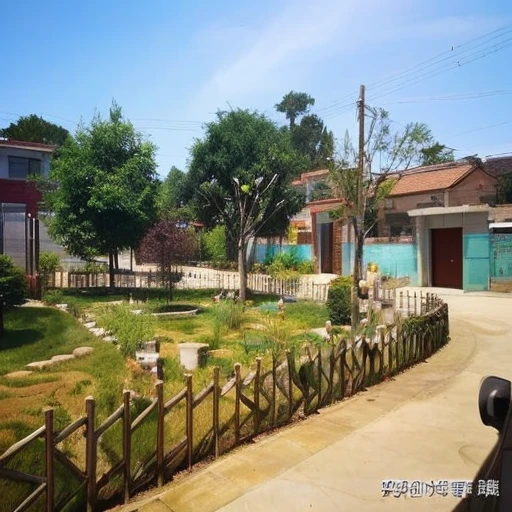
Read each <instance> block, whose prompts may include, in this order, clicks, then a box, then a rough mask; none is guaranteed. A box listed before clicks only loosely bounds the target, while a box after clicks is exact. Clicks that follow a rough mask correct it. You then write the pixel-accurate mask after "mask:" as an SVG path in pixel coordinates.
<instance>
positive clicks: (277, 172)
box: [188, 109, 304, 300]
mask: <svg viewBox="0 0 512 512" xmlns="http://www.w3.org/2000/svg"><path fill="white" fill-rule="evenodd" d="M302 169H304V160H303V159H302V158H301V157H300V156H299V155H298V154H297V152H296V151H295V150H294V149H293V146H292V144H291V140H290V136H289V133H288V131H286V130H282V129H279V128H278V127H277V126H276V125H275V124H274V123H273V122H272V121H270V120H269V119H267V118H266V117H265V116H264V115H262V114H260V113H257V112H251V111H248V110H241V109H238V110H233V111H230V112H219V113H218V114H217V120H216V121H214V122H211V123H209V124H207V125H206V135H205V137H204V138H203V139H202V140H198V141H196V143H195V144H194V146H193V148H192V159H191V164H190V169H189V172H188V187H189V190H196V193H195V195H194V199H193V200H194V203H195V205H196V208H197V213H198V215H199V217H200V218H201V220H202V221H203V222H204V223H205V225H206V227H213V226H215V225H216V224H223V225H224V226H226V234H227V237H228V240H227V242H228V247H229V246H231V247H232V248H235V249H236V252H237V259H238V270H239V273H240V297H241V298H242V300H243V299H244V298H245V293H246V272H247V269H246V263H247V258H246V256H247V245H248V242H249V240H250V239H251V238H254V237H256V236H269V235H271V234H274V233H283V232H284V231H285V229H286V228H287V226H288V223H289V218H290V217H291V216H293V215H295V214H296V213H297V212H299V211H300V210H301V208H302V207H303V205H304V195H303V193H302V192H301V191H299V190H298V189H294V188H292V187H290V186H289V183H290V181H291V180H292V178H293V177H294V176H296V175H297V174H298V173H299V171H300V170H302Z"/></svg>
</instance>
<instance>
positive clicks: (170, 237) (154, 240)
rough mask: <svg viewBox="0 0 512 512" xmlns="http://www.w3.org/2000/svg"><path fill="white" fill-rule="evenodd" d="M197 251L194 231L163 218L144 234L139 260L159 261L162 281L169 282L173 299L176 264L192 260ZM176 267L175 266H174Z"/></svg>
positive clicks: (138, 251)
mask: <svg viewBox="0 0 512 512" xmlns="http://www.w3.org/2000/svg"><path fill="white" fill-rule="evenodd" d="M195 252H196V237H195V234H194V232H193V231H191V230H189V229H186V228H182V227H179V225H178V224H177V223H176V222H172V221H169V220H161V221H159V222H158V223H157V224H155V225H154V226H153V227H152V228H151V229H150V230H149V231H148V232H147V233H146V235H145V236H144V238H143V239H142V241H141V243H140V245H139V247H138V249H137V253H138V254H137V260H140V261H141V262H142V263H157V264H158V267H159V270H160V273H161V279H162V283H164V284H167V286H168V290H169V295H168V300H169V301H171V300H172V289H173V283H174V278H173V274H174V275H175V276H176V275H177V273H178V272H177V268H176V266H177V265H178V264H179V263H185V262H187V261H190V260H191V259H192V258H193V257H194V254H195ZM173 267H174V268H173Z"/></svg>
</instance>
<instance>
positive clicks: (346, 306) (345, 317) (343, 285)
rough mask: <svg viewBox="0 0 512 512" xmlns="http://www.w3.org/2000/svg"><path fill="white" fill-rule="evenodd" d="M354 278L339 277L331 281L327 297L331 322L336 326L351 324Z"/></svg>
mask: <svg viewBox="0 0 512 512" xmlns="http://www.w3.org/2000/svg"><path fill="white" fill-rule="evenodd" d="M351 290H352V278H351V277H345V276H344V277H338V278H336V279H334V280H333V281H331V284H330V286H329V293H328V296H327V304H326V305H327V309H328V310H329V320H330V321H331V322H332V323H333V324H336V325H346V324H347V323H350V312H351V293H352V291H351Z"/></svg>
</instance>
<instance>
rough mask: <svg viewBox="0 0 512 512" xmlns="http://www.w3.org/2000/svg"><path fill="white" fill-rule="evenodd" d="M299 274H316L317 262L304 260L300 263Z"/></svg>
mask: <svg viewBox="0 0 512 512" xmlns="http://www.w3.org/2000/svg"><path fill="white" fill-rule="evenodd" d="M298 270H299V272H300V273H301V274H314V273H315V270H316V269H315V262H314V261H311V260H304V261H301V262H300V263H299V269H298Z"/></svg>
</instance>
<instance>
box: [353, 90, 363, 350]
mask: <svg viewBox="0 0 512 512" xmlns="http://www.w3.org/2000/svg"><path fill="white" fill-rule="evenodd" d="M364 93H365V87H364V85H361V86H360V88H359V99H358V100H357V111H358V118H359V151H358V162H357V164H358V165H357V171H358V172H357V204H356V218H355V226H354V238H355V240H354V241H355V254H354V269H353V273H352V274H353V280H354V282H353V284H352V301H351V302H352V308H351V315H350V316H351V337H352V339H353V340H355V337H356V334H357V333H356V330H357V328H358V326H359V280H360V279H361V278H362V275H361V273H362V266H363V263H362V262H363V254H362V244H361V240H360V239H361V237H363V236H364V197H363V189H364V115H365V101H364Z"/></svg>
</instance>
